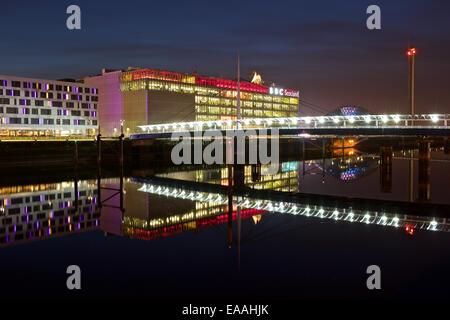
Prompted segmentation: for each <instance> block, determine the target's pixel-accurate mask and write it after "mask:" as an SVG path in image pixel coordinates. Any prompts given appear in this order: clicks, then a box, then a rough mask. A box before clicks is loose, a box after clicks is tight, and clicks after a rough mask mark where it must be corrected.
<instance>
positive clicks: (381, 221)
mask: <svg viewBox="0 0 450 320" xmlns="http://www.w3.org/2000/svg"><path fill="white" fill-rule="evenodd" d="M379 223H380V224H382V225H383V226H385V225H386V223H387V217H386V216H382V217H381V218H380V222H379Z"/></svg>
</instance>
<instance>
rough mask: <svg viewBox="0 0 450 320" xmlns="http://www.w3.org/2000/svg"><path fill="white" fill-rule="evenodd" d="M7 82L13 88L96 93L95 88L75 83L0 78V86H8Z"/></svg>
mask: <svg viewBox="0 0 450 320" xmlns="http://www.w3.org/2000/svg"><path fill="white" fill-rule="evenodd" d="M8 83H11V84H10V86H11V87H13V88H24V89H36V90H46V91H66V92H75V93H83V92H84V93H91V94H98V89H97V88H89V87H81V86H76V85H67V84H66V85H62V84H56V85H55V84H52V83H41V82H31V81H22V82H21V81H18V80H3V79H0V87H8Z"/></svg>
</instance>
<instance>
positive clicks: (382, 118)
mask: <svg viewBox="0 0 450 320" xmlns="http://www.w3.org/2000/svg"><path fill="white" fill-rule="evenodd" d="M449 125H450V115H449V114H416V115H398V114H395V115H359V116H317V117H289V118H246V119H241V120H212V121H192V122H175V123H161V124H150V125H142V126H139V128H141V129H142V130H143V131H144V133H171V132H192V131H204V130H230V129H237V128H240V129H270V128H279V129H281V128H300V129H301V128H305V129H307V128H347V127H349V128H384V127H393V128H406V127H415V128H450V126H449Z"/></svg>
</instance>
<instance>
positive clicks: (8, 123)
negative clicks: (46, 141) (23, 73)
mask: <svg viewBox="0 0 450 320" xmlns="http://www.w3.org/2000/svg"><path fill="white" fill-rule="evenodd" d="M97 104H98V89H97V88H93V87H89V86H86V85H85V84H83V83H81V82H75V81H55V80H42V79H32V78H23V77H15V76H6V75H0V138H1V137H8V138H11V137H64V136H83V137H86V136H95V135H96V133H97V130H98V111H97V108H98V105H97Z"/></svg>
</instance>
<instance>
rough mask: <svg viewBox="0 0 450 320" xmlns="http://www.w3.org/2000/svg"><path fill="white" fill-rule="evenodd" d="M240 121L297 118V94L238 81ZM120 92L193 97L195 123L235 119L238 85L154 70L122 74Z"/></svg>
mask: <svg viewBox="0 0 450 320" xmlns="http://www.w3.org/2000/svg"><path fill="white" fill-rule="evenodd" d="M239 86H240V101H241V117H242V118H268V117H295V116H298V109H299V92H298V91H296V90H292V89H282V88H274V87H267V86H263V85H260V84H254V83H251V82H245V81H241V82H240V84H239ZM120 90H121V91H122V92H132V91H139V90H148V91H166V92H174V93H182V94H192V95H194V96H195V100H194V101H195V103H194V105H193V109H194V112H195V121H208V120H222V119H236V117H237V92H238V83H237V82H236V81H233V80H227V79H221V78H213V77H204V76H199V75H188V74H182V73H176V72H169V71H160V70H153V69H139V70H133V71H128V72H124V73H122V75H121V78H120Z"/></svg>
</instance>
